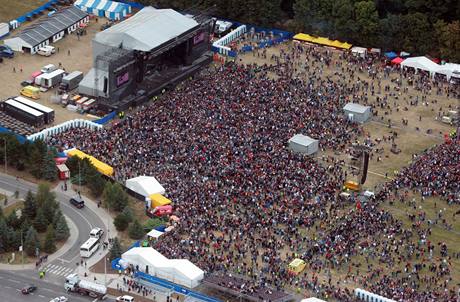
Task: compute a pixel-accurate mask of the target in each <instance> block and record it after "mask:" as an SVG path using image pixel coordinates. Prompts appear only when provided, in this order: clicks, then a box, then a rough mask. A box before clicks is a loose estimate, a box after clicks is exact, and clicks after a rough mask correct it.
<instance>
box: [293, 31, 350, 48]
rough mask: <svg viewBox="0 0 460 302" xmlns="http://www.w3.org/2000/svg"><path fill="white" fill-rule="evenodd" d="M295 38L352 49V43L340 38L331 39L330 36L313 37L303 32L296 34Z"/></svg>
mask: <svg viewBox="0 0 460 302" xmlns="http://www.w3.org/2000/svg"><path fill="white" fill-rule="evenodd" d="M294 39H295V40H299V41H304V42H311V43H316V44H319V45H325V46H332V47H336V48H340V49H350V48H351V46H352V45H351V44H348V43H347V42H343V43H342V42H340V41H338V40H334V41H332V40H330V39H328V38H324V37H313V36H310V35H309V34H303V33H298V34H296V35H295V36H294Z"/></svg>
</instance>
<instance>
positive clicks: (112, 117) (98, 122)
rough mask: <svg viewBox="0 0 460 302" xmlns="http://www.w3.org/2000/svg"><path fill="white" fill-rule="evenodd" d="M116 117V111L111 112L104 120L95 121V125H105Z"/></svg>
mask: <svg viewBox="0 0 460 302" xmlns="http://www.w3.org/2000/svg"><path fill="white" fill-rule="evenodd" d="M116 115H117V113H116V112H115V111H113V112H110V113H109V114H107V115H106V116H104V117H103V118H100V119H98V120H95V121H94V123H96V124H99V125H104V124H106V123H108V122H109V121H111V120H113V119H114V118H115V116H116Z"/></svg>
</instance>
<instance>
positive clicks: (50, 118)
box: [14, 96, 54, 124]
mask: <svg viewBox="0 0 460 302" xmlns="http://www.w3.org/2000/svg"><path fill="white" fill-rule="evenodd" d="M14 99H15V100H16V101H18V102H19V103H21V104H24V105H26V106H29V107H31V108H33V109H35V110H37V111H40V112H42V113H43V114H44V115H45V123H47V124H51V123H52V122H54V110H53V109H51V108H50V107H46V106H44V105H42V104H39V103H37V102H34V101H31V100H29V99H27V98H25V97H22V96H17V97H15V98H14Z"/></svg>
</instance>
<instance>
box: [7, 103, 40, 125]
mask: <svg viewBox="0 0 460 302" xmlns="http://www.w3.org/2000/svg"><path fill="white" fill-rule="evenodd" d="M2 105H3V110H4V111H5V112H6V113H7V114H8V115H10V116H12V117H14V118H15V119H17V120H19V121H21V122H24V123H26V124H29V125H32V126H35V127H41V126H43V125H44V124H45V115H44V114H43V113H42V112H40V111H38V110H35V109H33V108H30V107H28V106H26V105H24V104H21V103H19V102H18V101H15V100H13V99H9V100H6V101H5V102H3V103H2Z"/></svg>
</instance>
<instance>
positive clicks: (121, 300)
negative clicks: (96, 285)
mask: <svg viewBox="0 0 460 302" xmlns="http://www.w3.org/2000/svg"><path fill="white" fill-rule="evenodd" d="M117 301H118V302H134V297H131V296H128V295H124V296H120V297H118V298H117Z"/></svg>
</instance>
